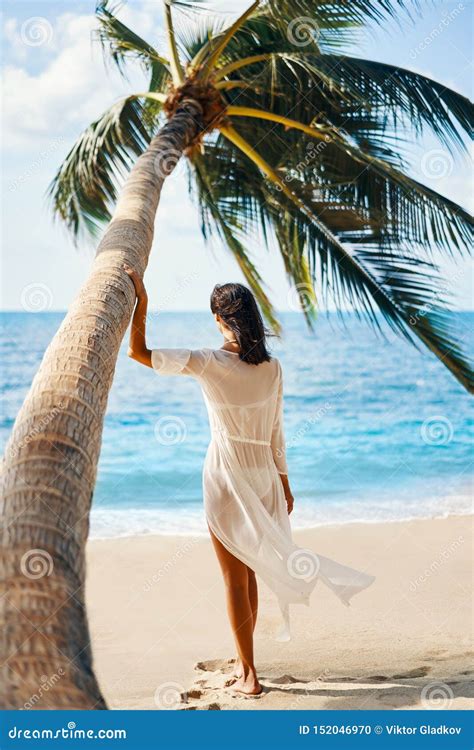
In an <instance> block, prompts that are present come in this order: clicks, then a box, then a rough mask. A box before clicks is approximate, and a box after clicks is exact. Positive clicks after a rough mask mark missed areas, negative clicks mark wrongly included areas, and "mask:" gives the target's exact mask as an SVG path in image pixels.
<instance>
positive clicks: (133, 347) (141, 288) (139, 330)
mask: <svg viewBox="0 0 474 750" xmlns="http://www.w3.org/2000/svg"><path fill="white" fill-rule="evenodd" d="M124 271H125V272H126V273H128V275H129V276H130V278H131V280H132V282H133V286H134V287H135V293H136V295H137V304H136V305H135V310H134V312H133V318H132V325H131V328H130V345H129V348H128V356H129V357H131V358H132V359H135V360H136V361H137V362H140V364H142V365H146V366H147V367H151V366H152V365H151V350H150V349H148V347H147V345H146V315H147V309H148V295H147V293H146V289H145V285H144V283H143V280H142V279H141V278H140V276H139V275H138V273H137V272H136V271H134V270H133V269H132V268H130V267H129V266H124Z"/></svg>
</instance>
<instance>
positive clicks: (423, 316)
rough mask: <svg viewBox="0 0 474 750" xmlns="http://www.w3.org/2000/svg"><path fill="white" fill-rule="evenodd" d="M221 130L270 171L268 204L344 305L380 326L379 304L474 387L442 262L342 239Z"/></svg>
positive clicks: (239, 140)
mask: <svg viewBox="0 0 474 750" xmlns="http://www.w3.org/2000/svg"><path fill="white" fill-rule="evenodd" d="M221 131H222V133H223V135H224V136H225V137H227V138H228V139H229V140H230V141H231V142H232V143H233V144H234V146H236V147H237V148H239V149H240V150H242V152H243V153H244V154H245V155H246V156H247V157H248V158H249V159H250V160H251V161H253V162H254V164H255V165H256V166H257V167H258V168H259V169H261V170H262V171H263V172H264V174H265V175H266V176H267V178H268V180H269V188H268V189H267V193H268V196H267V203H269V204H271V203H273V204H274V205H275V206H279V207H280V208H283V209H284V210H285V211H286V212H287V214H289V216H290V217H291V222H293V223H294V227H293V236H294V237H296V238H298V241H299V242H300V243H303V242H304V247H305V249H306V252H307V253H308V256H309V260H310V267H311V269H312V270H313V272H314V271H315V269H316V267H317V263H318V262H319V266H320V269H321V276H320V279H321V281H322V282H323V284H325V286H326V288H327V289H330V290H331V292H332V294H333V295H335V296H336V299H337V301H338V303H339V305H340V304H341V301H342V298H343V297H344V298H345V299H346V301H347V302H349V303H350V304H351V305H353V306H354V307H355V308H356V309H362V310H363V311H364V313H365V314H366V315H367V316H368V317H369V319H370V320H372V322H373V323H375V324H376V325H378V321H377V317H376V316H375V314H374V304H373V303H375V304H376V306H377V307H378V309H379V310H380V312H381V313H382V315H383V316H384V318H385V319H386V320H387V322H388V323H389V324H390V325H391V326H392V327H393V328H394V329H396V330H398V331H399V332H401V333H403V334H404V335H405V336H406V337H407V338H409V339H410V340H413V336H414V335H416V336H418V338H420V339H421V340H422V341H423V342H424V343H425V344H426V345H427V346H428V347H429V348H430V349H431V351H433V352H434V353H435V354H436V356H438V357H439V359H440V360H441V361H442V362H443V364H444V365H445V366H446V367H447V368H448V369H449V370H451V372H452V373H453V374H454V375H455V377H456V378H457V379H458V380H459V381H460V382H461V383H462V384H463V385H464V386H465V387H466V388H467V389H468V390H469V391H474V377H473V369H472V363H471V362H470V360H469V359H468V358H467V357H466V356H465V355H464V353H463V352H462V351H461V349H460V347H459V346H457V345H456V344H454V343H452V342H453V340H454V339H453V338H452V331H451V326H450V322H449V321H450V317H449V311H447V310H446V309H445V307H444V299H443V295H442V282H441V280H440V278H439V273H438V269H437V267H436V266H435V265H434V264H432V263H429V262H428V261H420V260H419V259H415V258H413V257H412V256H410V255H404V254H403V252H402V251H399V252H397V253H387V252H385V253H384V252H378V251H373V250H368V251H366V252H365V254H364V251H362V250H360V249H359V250H358V251H357V250H355V249H353V248H352V247H351V246H350V245H348V244H346V243H343V242H341V241H340V240H339V238H338V237H337V236H336V235H335V234H334V233H333V232H332V231H331V230H330V229H329V227H328V226H327V225H326V224H325V223H324V221H323V220H322V219H321V218H320V217H319V216H317V214H316V213H315V211H314V207H313V206H312V204H311V201H310V200H308V199H307V197H306V196H305V195H303V194H301V193H299V191H298V190H297V189H296V188H295V186H294V185H292V189H291V190H290V189H289V188H288V186H287V185H286V184H285V183H284V182H283V181H282V180H281V178H280V177H279V176H278V174H277V173H276V172H275V171H274V170H273V169H272V167H271V166H270V165H269V164H268V163H267V162H266V161H265V159H264V158H263V157H262V156H261V155H260V154H258V153H257V152H256V150H255V149H254V148H253V147H252V146H251V145H250V144H248V143H247V142H246V141H245V139H244V138H243V137H242V136H241V135H239V134H238V133H237V132H236V131H235V130H233V129H232V128H230V127H228V126H227V127H222V129H221ZM280 214H281V211H276V212H274V220H275V217H276V220H277V221H280ZM287 224H288V219H287ZM367 253H370V255H368V254H367ZM427 309H428V312H426V310H427ZM413 318H415V319H417V320H419V324H418V325H416V326H411V325H410V321H411V319H413Z"/></svg>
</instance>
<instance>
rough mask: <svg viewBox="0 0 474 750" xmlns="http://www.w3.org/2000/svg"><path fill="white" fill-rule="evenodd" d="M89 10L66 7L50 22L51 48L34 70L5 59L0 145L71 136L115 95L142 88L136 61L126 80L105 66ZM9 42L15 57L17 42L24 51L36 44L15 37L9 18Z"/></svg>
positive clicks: (22, 144) (14, 26)
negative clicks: (72, 10)
mask: <svg viewBox="0 0 474 750" xmlns="http://www.w3.org/2000/svg"><path fill="white" fill-rule="evenodd" d="M96 27H97V22H96V20H95V18H94V17H93V16H89V15H75V14H72V13H67V14H63V15H61V16H59V17H58V18H57V20H56V22H55V23H54V24H53V39H54V47H55V50H54V54H53V56H52V57H51V55H49V58H48V60H47V61H46V64H45V65H44V67H43V68H42V69H40V71H39V72H38V73H31V72H29V71H28V70H27V69H26V68H25V67H23V66H20V65H18V64H15V63H13V64H9V65H7V66H6V68H5V70H4V73H3V81H2V84H3V92H4V119H3V135H4V143H5V146H8V147H9V148H15V149H20V150H25V149H28V148H29V147H30V145H31V144H32V143H33V141H35V142H36V147H37V144H38V139H42V140H48V141H49V140H51V139H53V138H56V137H57V136H58V135H62V136H66V137H67V136H68V135H69V134H70V135H71V140H72V139H73V138H74V137H75V136H76V135H78V134H79V133H80V132H81V130H82V129H84V128H85V127H87V125H88V124H89V123H90V122H91V121H92V120H94V119H95V118H97V117H98V116H99V115H100V114H101V113H102V112H103V111H104V110H105V109H106V108H107V107H108V106H109V105H111V104H112V103H113V102H114V101H115V100H116V99H117V98H118V97H119V96H123V95H126V94H127V93H129V92H130V91H133V90H134V89H138V88H143V85H144V76H143V73H142V72H141V70H140V68H139V67H138V66H135V67H134V68H133V72H132V75H131V77H130V81H129V82H126V81H123V80H122V79H121V78H120V76H119V75H118V73H117V72H116V71H114V69H112V68H111V69H106V68H105V66H104V63H103V60H102V51H101V49H100V45H99V43H98V42H97V41H92V33H93V31H94V29H96ZM5 33H6V35H7V37H8V40H9V43H10V48H11V49H13V51H14V52H15V55H14V58H15V59H16V60H18V57H19V56H20V55H21V52H20V51H21V45H23V47H27V50H28V55H31V56H32V55H35V54H36V52H37V50H39V48H37V47H34V46H33V47H28V46H27V45H25V44H24V43H23V42H22V41H21V33H22V32H21V27H19V24H18V23H17V22H16V21H15V20H14V19H8V20H7V22H6V23H5Z"/></svg>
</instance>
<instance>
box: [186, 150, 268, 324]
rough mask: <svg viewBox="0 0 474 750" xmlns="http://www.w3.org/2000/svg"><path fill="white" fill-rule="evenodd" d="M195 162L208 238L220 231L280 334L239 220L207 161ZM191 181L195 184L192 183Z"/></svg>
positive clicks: (204, 224)
mask: <svg viewBox="0 0 474 750" xmlns="http://www.w3.org/2000/svg"><path fill="white" fill-rule="evenodd" d="M192 165H193V170H194V177H195V181H196V187H197V198H198V206H199V210H200V212H201V228H202V232H203V235H204V238H205V239H209V238H210V237H211V236H212V234H213V231H215V232H216V233H217V235H218V236H219V237H220V239H221V240H222V242H223V243H224V245H225V246H226V247H227V248H228V250H230V252H231V253H232V255H233V256H234V258H235V260H236V261H237V264H238V266H239V268H240V270H241V271H242V273H243V275H244V277H245V279H246V281H247V283H248V285H249V286H250V288H251V289H252V291H253V293H254V294H255V297H256V299H257V300H258V302H259V304H260V307H261V309H262V312H263V315H264V317H265V318H266V320H267V321H268V323H269V324H270V326H271V327H272V329H273V330H274V331H275V332H276V333H279V332H280V324H279V322H278V320H277V319H276V317H275V313H274V310H273V307H272V304H271V302H270V300H269V299H268V297H267V295H266V293H265V291H264V289H263V280H262V277H261V276H260V274H259V272H258V270H257V268H256V267H255V264H254V263H253V262H252V261H251V260H250V258H249V255H248V252H247V251H246V250H245V248H244V245H243V243H242V241H241V239H240V238H239V234H240V232H241V229H240V227H239V226H238V225H237V222H236V221H235V216H232V214H231V213H229V212H226V209H225V206H222V205H220V204H219V201H218V200H217V198H216V195H215V192H214V187H213V181H212V179H210V177H209V175H208V173H207V170H206V162H205V160H204V159H203V158H202V157H201V156H199V155H194V156H193V158H192ZM190 184H191V185H192V182H191V183H190Z"/></svg>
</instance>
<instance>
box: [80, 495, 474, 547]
mask: <svg viewBox="0 0 474 750" xmlns="http://www.w3.org/2000/svg"><path fill="white" fill-rule="evenodd" d="M457 498H462V503H460V504H461V505H462V507H458V508H454V509H450V508H447V509H441V508H440V509H439V511H437V512H436V511H435V510H433V512H430V511H426V514H423V512H422V513H421V514H420V515H413V514H410V512H409V511H410V510H411V508H410V509H407V515H401V516H399V517H396V518H395V517H381V518H363V517H362V518H349V519H347V520H345V521H334V520H333V519H328V520H324V519H322V520H320V521H318V522H315V521H314V520H313V519H308V518H307V516H306V517H305V512H307V511H308V509H310V510H311V512H312V513H314V511H315V508H314V506H308V508H304V509H303V518H300V520H299V522H298V521H297V522H296V524H295V519H294V518H293V520H292V527H293V532H294V533H297V532H299V531H306V530H316V529H320V528H331V527H339V526H349V525H357V524H362V525H377V524H385V523H409V522H411V521H428V520H436V519H444V518H451V517H466V516H473V515H474V509H473V506H472V500H471V494H470V493H468V492H467V491H466V492H465V493H463V494H462V495H460V494H457V495H453V496H450V497H449V498H448V500H452V501H453V502H455V500H456V499H457ZM319 507H321V506H319ZM298 510H300V512H301V506H300V508H299V509H298V508H297V511H296V514H295V516H296V518H297V519H298ZM331 510H332V512H335V509H334V508H331ZM338 510H340V512H341V514H342V515H343V513H344V510H345V509H344V508H340V509H338ZM186 511H188V514H189V513H191V514H192V515H193V516H194V522H195V524H197V525H198V528H189V530H185V531H180V530H179V529H177V528H169V529H167V530H166V531H158V530H156V529H154V528H151V529H146V530H144V531H137V530H133V531H131V532H128V531H126V532H122V531H118V532H116V533H109V534H107V535H103V534H101V533H95V528H94V527H95V526H96V525H98V524H99V523H100V521H99V519H98V517H97V512H99V513H100V514H101V515H103V516H104V518H106V519H107V522H108V523H110V516H111V515H112V516H113V514H114V513H119V514H121V516H122V517H123V521H122V522H125V519H126V520H127V521H128V519H129V518H130V517H133V514H141V513H145V514H146V513H148V512H150V514H153V519H152V522H153V523H154V524H156V525H159V524H160V525H161V526H163V525H165V526H166V524H167V522H168V519H167V518H166V516H167V515H172V514H171V513H170V512H169V511H165V512H163V509H160V510H156V509H153V510H150V509H149V508H133V507H130V508H117V507H113V508H112V507H111V508H104V507H101V508H95V509H94V508H93V509H92V517H91V518H92V521H91V531H90V535H89V539H90V540H94V541H105V540H107V539H125V538H127V539H128V538H132V537H137V538H142V537H148V536H165V537H175V536H176V537H182V536H196V537H199V538H202V539H206V538H208V530H207V526H206V523H205V520H204V509H203V507H202V505H196V506H193V507H192V508H186V509H185V508H183V509H182V511H181V514H180V515H181V516H182V517H185V516H186ZM402 512H403V508H402ZM160 513H162V515H163V516H164V518H160ZM173 515H174V517H175V519H176V517H179V515H178V514H173ZM148 522H150V519H149V518H148ZM102 523H104V521H103V520H102ZM143 523H145V520H143ZM174 523H175V524H177V522H176V520H175V521H174Z"/></svg>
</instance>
